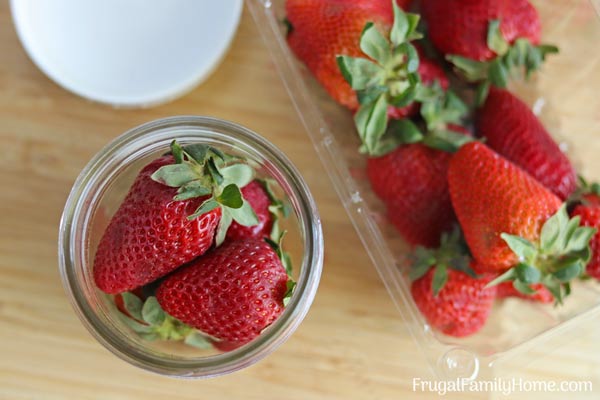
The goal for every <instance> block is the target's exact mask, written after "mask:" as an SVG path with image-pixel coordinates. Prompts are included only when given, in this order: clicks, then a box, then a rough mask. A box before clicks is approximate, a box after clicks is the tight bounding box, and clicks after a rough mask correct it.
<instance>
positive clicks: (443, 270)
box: [431, 263, 448, 297]
mask: <svg viewBox="0 0 600 400" xmlns="http://www.w3.org/2000/svg"><path fill="white" fill-rule="evenodd" d="M446 282H448V267H447V266H446V265H445V264H440V263H438V264H437V265H436V267H435V270H434V272H433V279H432V280H431V290H432V291H433V296H434V297H437V295H438V294H439V293H440V291H441V290H442V289H443V288H444V286H445V285H446Z"/></svg>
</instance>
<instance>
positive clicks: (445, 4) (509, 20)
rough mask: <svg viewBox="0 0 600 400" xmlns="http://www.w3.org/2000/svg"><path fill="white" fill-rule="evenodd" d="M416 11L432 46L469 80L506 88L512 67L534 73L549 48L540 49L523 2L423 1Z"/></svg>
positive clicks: (535, 22) (533, 19)
mask: <svg viewBox="0 0 600 400" xmlns="http://www.w3.org/2000/svg"><path fill="white" fill-rule="evenodd" d="M422 12H423V17H424V18H425V20H426V22H427V24H428V28H429V36H430V38H431V41H432V42H433V44H434V45H435V47H436V48H437V49H438V50H439V51H441V52H442V53H443V54H445V55H446V57H447V58H448V60H450V61H451V62H452V63H454V64H455V66H456V67H458V68H459V69H460V70H461V71H462V72H463V73H464V75H465V77H466V78H467V79H468V80H469V81H477V82H480V81H484V82H485V84H484V85H482V86H481V87H480V89H481V90H480V101H481V100H482V99H483V98H484V97H485V94H486V91H487V89H488V88H489V84H490V83H491V84H493V85H494V86H498V87H506V84H507V80H508V76H509V75H510V74H511V72H512V70H513V69H514V68H524V69H525V71H526V74H527V76H529V75H530V74H531V73H532V72H533V71H535V70H537V69H538V68H539V67H540V65H541V64H542V62H543V61H544V59H545V57H546V55H547V54H551V53H557V52H558V49H557V48H556V47H555V46H551V45H540V44H539V42H540V30H541V23H540V19H539V16H538V13H537V11H536V9H535V8H534V7H533V6H532V5H531V3H529V1H527V0H467V1H465V0H423V2H422Z"/></svg>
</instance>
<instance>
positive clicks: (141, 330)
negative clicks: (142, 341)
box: [119, 314, 152, 336]
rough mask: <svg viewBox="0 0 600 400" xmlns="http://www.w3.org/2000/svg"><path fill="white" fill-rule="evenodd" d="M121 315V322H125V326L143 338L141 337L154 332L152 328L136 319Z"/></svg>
mask: <svg viewBox="0 0 600 400" xmlns="http://www.w3.org/2000/svg"><path fill="white" fill-rule="evenodd" d="M119 315H120V318H121V321H123V323H124V324H125V325H127V326H128V327H129V328H130V329H131V330H132V331H134V332H135V333H137V334H138V335H140V336H141V335H144V334H148V333H151V332H152V327H150V326H148V325H144V324H142V323H140V322H138V321H136V320H134V319H131V318H129V317H128V316H126V315H124V314H119Z"/></svg>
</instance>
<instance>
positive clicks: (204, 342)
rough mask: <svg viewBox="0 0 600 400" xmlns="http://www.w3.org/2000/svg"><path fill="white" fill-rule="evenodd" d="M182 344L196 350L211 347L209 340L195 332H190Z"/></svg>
mask: <svg viewBox="0 0 600 400" xmlns="http://www.w3.org/2000/svg"><path fill="white" fill-rule="evenodd" d="M183 343H185V344H187V345H189V346H192V347H195V348H197V349H210V348H211V347H212V342H211V340H210V338H209V337H208V336H206V335H204V334H202V333H201V332H200V331H197V330H193V331H191V332H190V333H189V334H188V335H187V336H186V337H185V339H183Z"/></svg>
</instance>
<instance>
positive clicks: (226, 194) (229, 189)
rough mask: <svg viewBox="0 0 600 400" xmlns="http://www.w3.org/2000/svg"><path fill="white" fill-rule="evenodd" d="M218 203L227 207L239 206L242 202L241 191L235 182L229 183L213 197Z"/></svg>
mask: <svg viewBox="0 0 600 400" xmlns="http://www.w3.org/2000/svg"><path fill="white" fill-rule="evenodd" d="M215 200H216V201H217V202H218V203H219V204H221V205H223V206H225V207H228V208H240V207H241V206H242V205H243V204H244V199H243V198H242V192H241V191H240V188H239V187H237V185H236V184H235V183H230V184H229V185H227V186H225V187H224V188H223V191H222V192H221V194H220V195H218V196H217V198H216V199H215Z"/></svg>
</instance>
